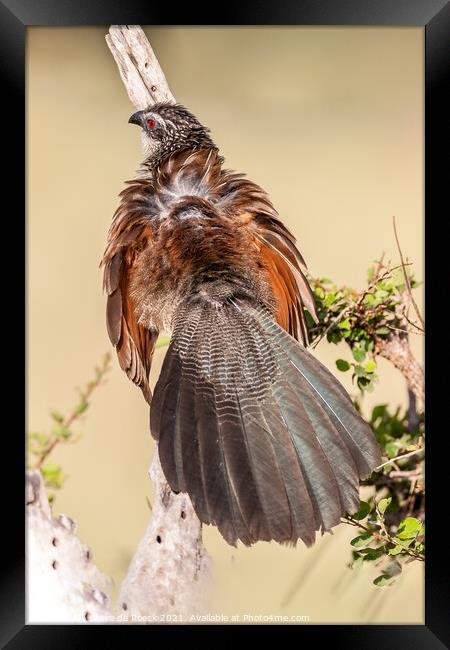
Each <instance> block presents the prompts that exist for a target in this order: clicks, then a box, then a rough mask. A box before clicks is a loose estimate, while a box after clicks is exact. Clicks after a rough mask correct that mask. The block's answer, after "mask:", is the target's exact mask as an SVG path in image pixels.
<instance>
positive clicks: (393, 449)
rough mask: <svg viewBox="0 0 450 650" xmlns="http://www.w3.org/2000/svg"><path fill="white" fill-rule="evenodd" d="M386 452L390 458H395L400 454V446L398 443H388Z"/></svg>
mask: <svg viewBox="0 0 450 650" xmlns="http://www.w3.org/2000/svg"><path fill="white" fill-rule="evenodd" d="M385 450H386V454H387V456H388V458H394V456H396V455H397V452H398V444H397V443H396V442H388V443H387V445H386V446H385Z"/></svg>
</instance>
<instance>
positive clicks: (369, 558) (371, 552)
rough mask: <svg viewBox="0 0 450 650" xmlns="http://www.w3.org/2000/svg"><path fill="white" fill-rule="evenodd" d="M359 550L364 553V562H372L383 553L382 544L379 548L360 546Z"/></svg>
mask: <svg viewBox="0 0 450 650" xmlns="http://www.w3.org/2000/svg"><path fill="white" fill-rule="evenodd" d="M359 552H360V553H364V562H374V561H375V560H378V559H379V558H380V557H381V556H382V555H385V549H384V546H380V547H379V548H361V549H359Z"/></svg>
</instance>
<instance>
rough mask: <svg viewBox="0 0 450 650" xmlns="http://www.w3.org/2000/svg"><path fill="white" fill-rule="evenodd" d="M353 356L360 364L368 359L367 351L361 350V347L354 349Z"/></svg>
mask: <svg viewBox="0 0 450 650" xmlns="http://www.w3.org/2000/svg"><path fill="white" fill-rule="evenodd" d="M352 354H353V358H354V360H355V361H358V362H360V361H364V359H365V357H366V351H365V350H364V349H361V348H360V347H357V346H356V345H355V347H354V348H353V349H352Z"/></svg>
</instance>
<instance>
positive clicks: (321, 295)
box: [314, 287, 325, 300]
mask: <svg viewBox="0 0 450 650" xmlns="http://www.w3.org/2000/svg"><path fill="white" fill-rule="evenodd" d="M314 293H315V294H316V296H317V297H318V298H319V300H323V299H324V298H325V292H324V290H323V289H322V287H316V288H315V289H314Z"/></svg>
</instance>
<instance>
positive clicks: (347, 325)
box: [338, 318, 351, 330]
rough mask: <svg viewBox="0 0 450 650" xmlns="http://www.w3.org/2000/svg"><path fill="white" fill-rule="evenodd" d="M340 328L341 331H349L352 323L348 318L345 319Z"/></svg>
mask: <svg viewBox="0 0 450 650" xmlns="http://www.w3.org/2000/svg"><path fill="white" fill-rule="evenodd" d="M338 327H339V329H340V330H348V329H350V328H351V323H350V321H349V320H348V318H344V320H341V322H340V323H339V325H338Z"/></svg>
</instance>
